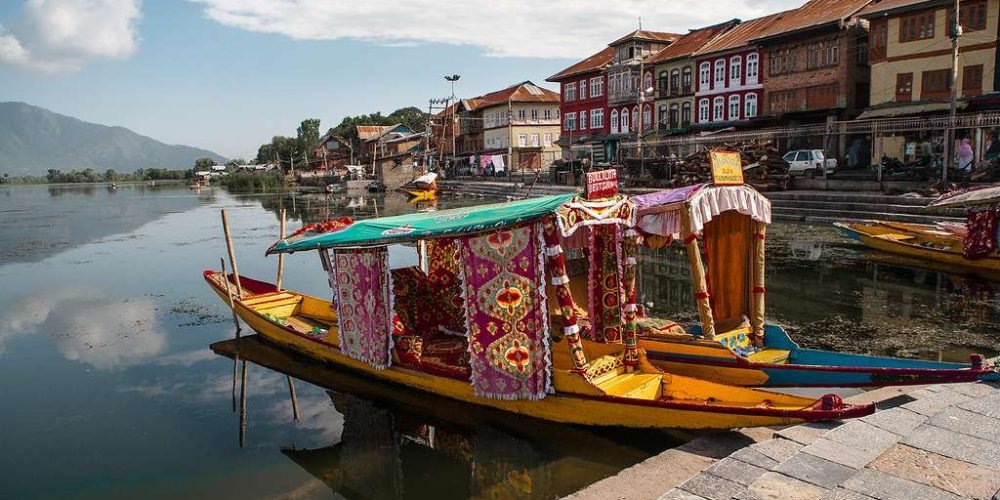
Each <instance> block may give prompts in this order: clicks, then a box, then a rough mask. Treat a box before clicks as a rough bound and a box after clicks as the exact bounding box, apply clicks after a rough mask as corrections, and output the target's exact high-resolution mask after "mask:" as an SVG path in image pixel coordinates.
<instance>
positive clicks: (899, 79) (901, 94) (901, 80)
mask: <svg viewBox="0 0 1000 500" xmlns="http://www.w3.org/2000/svg"><path fill="white" fill-rule="evenodd" d="M911 100H913V73H897V74H896V101H897V102H903V101H911Z"/></svg>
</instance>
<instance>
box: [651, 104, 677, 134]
mask: <svg viewBox="0 0 1000 500" xmlns="http://www.w3.org/2000/svg"><path fill="white" fill-rule="evenodd" d="M674 106H676V104H674ZM656 122H657V123H658V124H659V126H660V128H672V127H671V124H670V117H669V115H667V105H666V104H661V105H660V107H659V108H658V109H657V113H656Z"/></svg>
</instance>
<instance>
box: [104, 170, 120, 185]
mask: <svg viewBox="0 0 1000 500" xmlns="http://www.w3.org/2000/svg"><path fill="white" fill-rule="evenodd" d="M117 180H118V172H115V169H113V168H109V169H107V170H106V171H105V172H104V182H115V181H117Z"/></svg>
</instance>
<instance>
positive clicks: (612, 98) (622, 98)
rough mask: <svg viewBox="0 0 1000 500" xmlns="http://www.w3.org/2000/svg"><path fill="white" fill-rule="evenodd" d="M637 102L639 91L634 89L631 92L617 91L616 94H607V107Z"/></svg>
mask: <svg viewBox="0 0 1000 500" xmlns="http://www.w3.org/2000/svg"><path fill="white" fill-rule="evenodd" d="M638 102H639V91H638V90H636V89H632V90H624V91H622V90H619V91H617V92H611V93H609V94H608V105H610V106H615V105H618V104H626V103H629V104H631V103H638Z"/></svg>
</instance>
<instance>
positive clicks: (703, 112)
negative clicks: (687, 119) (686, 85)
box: [698, 99, 708, 123]
mask: <svg viewBox="0 0 1000 500" xmlns="http://www.w3.org/2000/svg"><path fill="white" fill-rule="evenodd" d="M706 122H708V99H702V100H700V101H698V123H706Z"/></svg>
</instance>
